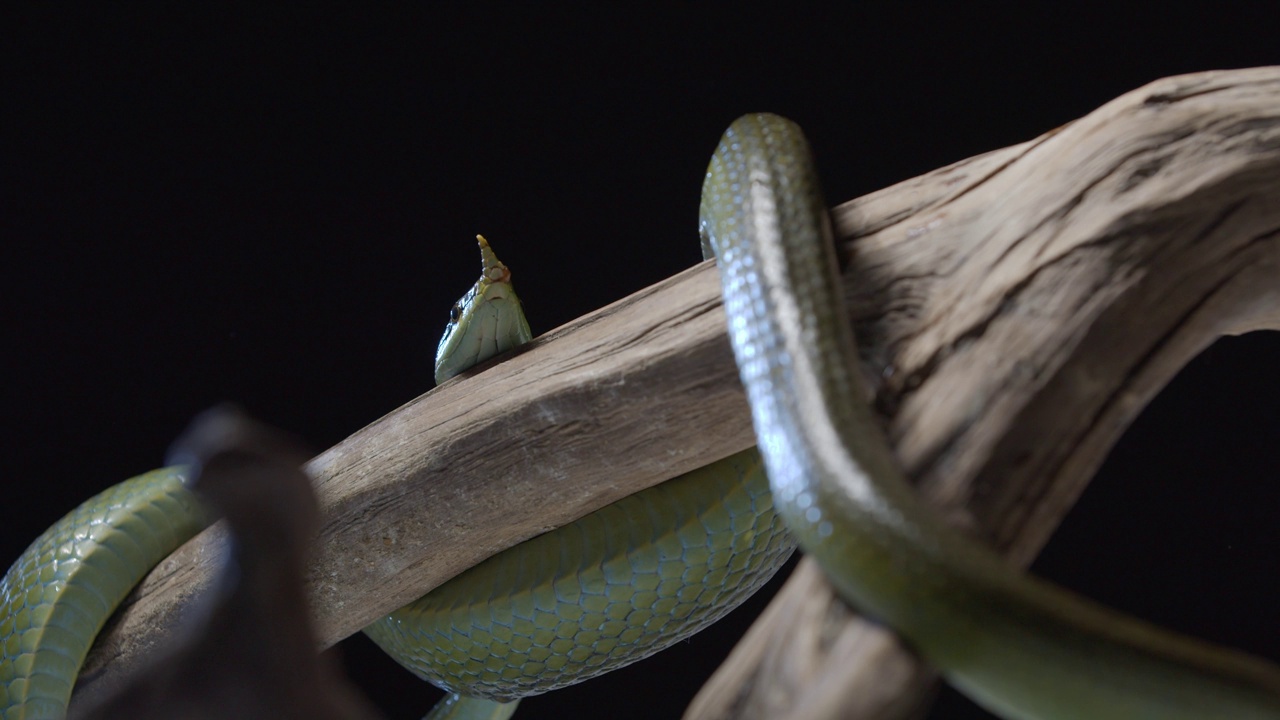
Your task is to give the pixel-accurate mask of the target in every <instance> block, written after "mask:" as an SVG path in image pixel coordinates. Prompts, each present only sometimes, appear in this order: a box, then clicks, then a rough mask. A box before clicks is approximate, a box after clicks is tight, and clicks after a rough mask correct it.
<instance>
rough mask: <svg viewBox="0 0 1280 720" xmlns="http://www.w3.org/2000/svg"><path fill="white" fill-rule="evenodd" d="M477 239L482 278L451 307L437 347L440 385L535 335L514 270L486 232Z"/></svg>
mask: <svg viewBox="0 0 1280 720" xmlns="http://www.w3.org/2000/svg"><path fill="white" fill-rule="evenodd" d="M476 240H477V241H479V243H480V258H481V269H480V279H479V280H477V281H476V283H475V285H472V286H471V289H470V290H468V291H467V294H466V295H463V296H462V298H461V299H460V300H458V302H456V303H454V304H453V307H452V308H450V310H449V324H448V326H446V327H445V329H444V337H442V338H440V345H439V347H437V348H436V384H437V385H438V384H440V383H442V382H444V381H445V380H448V379H449V378H451V377H453V376H454V375H457V374H458V373H460V372H462V371H463V370H466V369H468V368H470V367H472V366H473V365H476V364H478V363H482V362H484V361H485V360H488V359H489V358H491V357H493V356H495V355H499V354H501V353H504V352H506V351H508V350H510V349H512V348H515V347H519V346H520V345H523V344H525V343H527V342H529V340H530V339H531V338H532V337H533V333H532V332H530V331H529V322H528V321H527V320H526V319H525V317H524V308H522V307H521V306H520V299H519V298H518V297H516V292H515V290H514V289H513V288H512V286H511V271H510V270H509V269H508V268H507V266H506V265H503V264H502V261H501V260H499V259H498V256H497V255H495V254H494V252H493V249H492V248H490V247H489V241H487V240H485V239H484V236H483V235H477V236H476Z"/></svg>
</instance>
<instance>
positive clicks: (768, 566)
mask: <svg viewBox="0 0 1280 720" xmlns="http://www.w3.org/2000/svg"><path fill="white" fill-rule="evenodd" d="M794 548H795V542H794V540H792V539H791V537H790V536H789V535H788V534H787V533H786V531H785V529H784V527H783V525H782V522H781V520H780V519H779V518H778V517H777V516H776V515H775V513H774V508H773V501H772V498H771V496H770V494H769V482H768V480H767V478H766V477H765V475H764V470H763V466H762V464H761V462H760V456H759V454H758V453H757V452H756V451H755V449H751V450H746V451H743V452H740V453H738V454H736V455H731V456H729V457H727V458H725V459H724V460H721V461H719V462H717V463H712V464H711V465H708V466H705V467H702V468H699V469H697V470H694V471H692V472H689V473H686V474H685V475H681V476H680V477H677V478H674V479H672V480H668V481H667V482H665V483H662V484H661V485H657V486H655V487H652V488H649V489H648V490H645V491H643V492H640V493H636V494H635V495H631V496H628V497H625V498H623V499H621V500H619V501H617V502H615V503H613V504H611V505H608V506H606V507H604V508H602V509H600V510H597V511H595V512H593V513H591V514H589V515H586V516H584V517H582V518H581V519H579V520H577V521H575V522H573V523H570V524H568V525H565V526H563V527H561V528H557V529H556V530H553V531H551V532H547V533H544V534H542V535H539V536H537V537H535V538H532V539H530V540H527V541H525V542H524V543H521V544H519V545H516V546H514V547H512V548H510V549H508V550H506V551H504V552H501V553H499V554H497V555H495V556H493V557H491V558H489V559H488V560H486V561H484V562H482V563H480V564H479V565H476V566H475V567H473V568H470V569H469V570H467V571H465V572H463V573H462V574H460V575H458V576H457V577H455V578H453V579H452V580H449V581H448V582H446V583H445V584H443V585H441V586H439V587H437V588H436V589H435V590H432V591H431V592H430V593H428V594H427V595H426V596H424V597H422V598H420V599H419V600H417V601H416V602H414V603H412V604H410V605H407V606H405V607H403V608H401V609H399V610H397V611H395V612H393V613H391V614H390V615H388V616H386V617H384V618H382V619H381V620H378V621H377V622H375V623H373V624H371V625H370V626H368V627H367V628H365V632H366V633H367V634H368V635H369V637H371V638H372V639H373V640H374V642H376V643H377V644H378V645H379V646H381V647H382V649H383V650H385V651H386V652H387V653H389V654H390V655H391V656H392V657H393V658H395V659H396V660H397V661H398V662H399V663H400V664H401V665H403V666H405V667H406V668H408V669H409V670H410V671H412V672H413V673H414V674H416V675H418V676H419V677H421V678H423V679H425V680H428V681H430V682H432V683H434V684H436V685H438V686H440V687H443V688H445V689H448V690H452V691H454V692H458V693H461V694H462V695H465V696H468V697H476V698H485V699H489V700H495V701H500V702H508V701H511V700H515V699H518V698H521V697H525V696H529V695H536V694H539V693H544V692H547V691H549V690H554V689H556V688H559V687H563V686H565V685H569V684H572V683H576V682H579V681H582V680H585V679H588V678H590V677H594V676H595V675H599V674H601V673H604V672H608V671H610V670H613V669H615V668H618V667H621V666H624V665H627V664H630V663H632V662H635V661H636V660H640V659H642V658H645V657H648V656H649V655H651V654H653V653H655V652H658V651H659V650H662V649H663V648H665V647H668V646H670V645H671V644H673V643H676V642H678V641H680V640H683V639H685V638H687V637H689V636H690V635H692V634H694V633H696V632H697V631H698V630H701V629H702V628H704V627H706V626H707V625H710V624H711V623H713V622H715V621H716V620H718V619H719V618H721V617H722V616H724V615H725V614H726V613H727V612H729V611H730V610H732V609H733V608H735V607H737V606H738V605H739V604H740V603H741V602H742V601H743V600H745V599H746V598H748V597H750V596H751V594H752V593H754V592H755V591H756V590H757V589H759V587H760V586H761V585H763V584H764V583H765V582H766V581H768V579H769V578H770V577H772V576H773V574H774V572H775V571H777V569H778V568H779V567H780V566H781V565H782V564H783V563H784V562H785V561H786V559H787V558H788V557H790V555H791V552H792V550H794Z"/></svg>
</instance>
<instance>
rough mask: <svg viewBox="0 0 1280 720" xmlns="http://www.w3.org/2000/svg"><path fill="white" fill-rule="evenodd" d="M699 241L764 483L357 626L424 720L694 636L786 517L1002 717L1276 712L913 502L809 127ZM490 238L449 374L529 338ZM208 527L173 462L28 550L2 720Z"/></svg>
mask: <svg viewBox="0 0 1280 720" xmlns="http://www.w3.org/2000/svg"><path fill="white" fill-rule="evenodd" d="M701 229H702V234H703V240H704V247H713V248H714V249H715V250H716V251H717V256H718V258H719V263H720V265H721V277H722V281H723V293H724V299H725V309H726V314H727V316H728V322H729V334H730V338H731V341H732V343H733V346H734V352H735V356H736V357H737V359H738V364H739V368H740V372H741V375H742V379H743V383H744V385H745V386H746V388H747V392H748V396H749V398H750V400H751V406H752V417H753V422H754V424H755V427H756V432H757V435H758V437H759V440H760V448H761V453H760V455H762V456H763V464H764V467H765V468H767V470H768V480H767V481H766V480H765V478H764V475H763V474H762V473H761V471H760V470H761V461H760V459H759V458H760V455H756V454H755V453H754V452H753V451H748V452H746V453H741V454H739V455H735V456H731V457H730V458H726V459H725V460H724V461H721V463H719V464H716V465H712V466H708V467H707V468H703V469H701V470H697V471H694V472H693V473H690V474H689V475H687V476H682V477H681V478H677V479H675V480H672V481H669V482H668V483H664V484H663V485H659V486H657V487H655V488H652V489H650V490H648V491H645V492H643V493H639V494H637V495H634V496H632V497H629V498H625V499H624V500H622V501H619V502H618V503H615V504H614V505H611V506H608V507H606V508H604V509H602V510H600V511H597V512H596V513H594V514H592V515H588V516H586V517H584V518H582V519H580V520H578V521H577V522H575V523H573V524H570V525H567V526H565V527H564V528H561V529H559V530H556V531H553V532H552V533H548V534H546V535H542V536H539V537H537V538H534V539H532V540H530V541H527V542H526V543H524V544H521V545H518V546H516V547H515V548H512V549H510V550H507V551H505V552H504V553H501V554H499V555H496V556H494V557H493V558H490V559H489V560H487V561H485V562H484V563H481V564H480V565H477V566H476V567H475V568H472V569H471V570H468V571H466V572H464V573H463V574H461V575H459V576H458V577H456V578H454V579H453V580H450V581H449V582H448V583H446V584H444V585H442V586H440V587H439V588H437V589H436V590H434V591H432V592H431V593H429V594H428V595H427V596H425V597H424V598H422V599H421V600H419V601H417V602H415V603H413V604H411V605H409V606H407V607H405V608H403V609H401V610H399V611H397V612H395V613H392V614H391V615H390V616H388V617H386V618H384V619H382V620H380V621H378V622H376V623H374V624H373V625H371V626H370V627H369V628H366V632H368V633H369V634H370V635H371V637H373V638H374V639H375V641H376V642H378V643H379V644H381V645H382V646H383V647H384V648H385V649H387V650H388V651H389V652H391V654H392V655H393V656H394V657H396V659H397V660H398V661H399V662H401V663H402V664H404V665H406V666H407V667H409V668H410V669H411V670H413V671H414V672H416V673H418V674H419V675H420V676H422V677H425V678H427V679H429V680H432V681H433V682H436V683H437V684H439V685H441V686H443V687H445V688H446V689H448V690H450V691H451V692H452V694H450V695H449V696H448V697H446V699H445V700H444V701H443V702H442V703H441V704H440V705H439V706H437V708H435V709H434V710H433V711H432V713H431V715H429V716H428V717H430V718H436V719H437V720H441V719H444V718H451V719H453V720H476V719H478V718H490V719H496V718H503V717H509V716H510V714H511V712H512V711H513V710H514V708H515V701H518V699H519V698H520V697H523V696H526V695H529V694H533V693H538V692H545V691H546V690H550V689H552V688H555V687H559V686H561V685H564V684H568V683H570V682H576V681H578V680H582V679H585V678H587V677H590V676H592V675H595V674H598V673H600V672H604V671H605V670H607V669H610V668H612V667H616V666H618V665H621V664H625V663H626V662H629V661H632V660H634V659H638V658H639V657H643V656H645V655H648V654H650V653H652V652H655V651H656V650H657V649H660V647H661V646H665V644H669V643H670V642H673V641H674V640H675V639H679V638H680V637H685V636H687V635H688V634H690V633H692V632H694V631H696V630H697V629H698V628H700V627H702V626H703V625H705V624H706V623H708V622H711V621H712V620H714V619H715V617H718V616H719V615H720V614H723V612H725V611H727V608H729V607H731V606H732V605H733V604H734V603H736V602H738V601H739V600H740V599H741V598H742V597H745V595H746V594H749V592H751V591H752V590H754V588H755V587H756V586H758V585H759V584H760V583H762V582H763V581H764V579H767V577H768V576H769V575H771V574H772V572H773V570H774V569H775V568H776V567H777V565H778V564H779V563H780V562H781V561H782V560H783V559H785V557H786V556H787V555H788V554H789V553H790V550H791V540H789V539H788V536H787V535H786V534H785V533H783V532H782V530H781V526H782V524H783V523H785V525H786V526H787V527H788V528H789V529H790V530H791V531H792V533H794V536H795V537H796V538H797V539H798V540H799V543H800V545H801V546H802V547H803V548H804V549H805V550H806V551H807V552H809V553H811V554H813V555H814V556H815V557H816V558H817V559H818V560H819V562H820V563H821V564H822V565H823V567H824V568H825V569H826V570H827V572H828V574H829V575H830V576H831V578H832V580H833V582H834V584H835V585H836V587H837V589H838V590H839V592H840V594H841V595H842V596H843V597H844V598H845V599H847V600H848V601H850V602H851V603H852V604H854V605H855V606H857V607H858V608H860V609H861V610H863V611H864V612H866V613H868V614H869V615H871V616H872V617H874V618H876V619H878V620H880V621H882V622H884V623H886V624H887V625H889V626H890V627H892V628H893V629H894V630H896V631H897V632H899V633H900V634H901V635H902V636H903V637H904V638H905V639H906V641H907V642H908V643H909V644H911V645H912V646H913V647H915V648H916V649H917V650H919V651H920V652H921V653H922V654H923V655H924V656H925V657H926V658H928V659H929V660H930V661H931V662H932V663H934V664H935V665H936V666H937V667H938V668H939V669H940V670H941V671H942V672H943V674H944V675H945V676H946V677H947V678H948V679H949V680H950V681H951V682H952V683H953V684H955V685H956V686H957V687H959V688H960V689H962V690H963V691H964V692H966V693H967V694H969V695H970V696H971V697H972V698H974V699H975V700H976V701H977V702H979V703H980V704H982V705H984V706H986V707H987V708H989V709H991V710H992V711H993V712H995V713H997V714H999V715H1000V716H1001V717H1003V718H1008V719H1010V720H1067V719H1070V720H1112V719H1114V720H1120V719H1124V720H1143V719H1155V718H1160V719H1162V720H1191V719H1193V718H1195V719H1197V720H1206V719H1208V720H1213V719H1216V718H1221V719H1223V720H1226V719H1228V718H1230V719H1231V720H1259V719H1268V720H1276V719H1277V718H1280V670H1278V669H1277V668H1275V667H1274V666H1272V665H1270V664H1268V663H1266V662H1264V661H1262V660H1258V659H1256V658H1251V657H1248V656H1245V655H1242V654H1239V653H1235V652H1233V651H1229V650H1225V649H1221V648H1216V647H1213V646H1210V645H1208V644H1205V643H1202V642H1199V641H1195V640H1192V639H1188V638H1183V637H1179V636H1175V635H1172V634H1170V633H1166V632H1164V631H1161V630H1159V629H1156V628H1154V627H1152V626H1150V625H1147V624H1145V623H1142V622H1141V621H1138V620H1133V619H1130V618H1127V617H1124V616H1122V615H1120V614H1118V613H1114V612H1112V611H1109V610H1107V609H1105V608H1102V607H1100V606H1098V605H1096V604H1094V603H1092V602H1090V601H1088V600H1085V599H1082V598H1079V597H1077V596H1075V595H1072V594H1070V593H1068V592H1066V591H1063V590H1060V589H1057V588H1055V587H1053V586H1051V585H1049V584H1047V583H1044V582H1042V581H1039V580H1036V579H1034V578H1030V577H1028V576H1025V575H1023V574H1021V573H1020V572H1017V571H1015V570H1013V569H1011V568H1009V567H1008V566H1006V565H1005V564H1004V563H1003V562H1002V561H1001V560H1000V559H999V558H997V557H996V556H995V555H994V554H992V553H991V552H990V551H988V550H987V549H985V548H983V547H981V546H980V545H979V544H977V543H976V542H974V541H972V540H970V539H968V538H966V537H964V536H962V535H960V534H959V533H956V532H954V531H951V530H949V529H948V528H946V526H945V525H943V524H942V523H941V522H939V521H938V520H937V519H936V518H935V517H934V516H933V514H932V513H931V512H929V510H928V509H927V508H924V507H923V506H922V505H921V503H920V502H919V501H918V500H917V499H916V497H915V496H914V494H913V493H912V491H911V489H910V487H909V486H908V484H907V483H906V481H905V479H904V478H903V476H902V473H901V470H900V469H899V468H898V466H897V465H896V463H895V461H894V458H893V456H892V454H891V452H890V451H889V449H888V446H887V443H886V442H885V440H884V438H883V436H882V435H881V432H880V430H879V428H878V427H877V425H876V422H875V419H874V417H873V416H872V414H871V411H870V408H869V407H868V406H867V405H866V403H865V402H864V401H863V398H865V397H866V395H865V393H864V392H863V388H862V386H861V384H860V383H861V379H860V377H859V375H858V372H857V358H856V351H855V349H854V342H853V338H852V335H851V332H850V331H849V328H848V325H847V323H846V322H845V319H844V318H845V317H846V316H845V314H844V311H843V310H842V302H841V294H840V292H839V279H838V276H837V272H836V269H835V261H834V252H833V249H832V245H831V237H830V235H831V232H830V225H829V220H828V218H827V216H826V210H825V205H824V203H823V200H822V197H821V194H820V192H819V187H818V182H817V179H816V175H815V173H814V170H813V167H812V161H811V159H810V153H809V149H808V145H807V143H806V141H805V140H804V137H803V134H802V133H801V132H800V130H799V128H798V127H797V126H796V125H794V124H793V123H791V122H790V121H788V120H785V119H783V118H780V117H778V116H774V115H765V114H759V115H748V116H744V117H743V118H740V119H739V120H738V121H736V122H735V123H734V124H733V125H732V126H731V127H730V128H729V130H728V131H727V132H726V133H725V136H724V138H723V139H722V141H721V143H720V146H719V147H718V149H717V150H716V152H715V155H714V156H713V158H712V161H711V165H710V167H709V169H708V172H707V179H706V183H705V184H704V187H703V200H702V211H701ZM481 247H482V253H483V254H484V272H483V274H482V277H481V280H480V281H479V282H478V283H477V284H476V286H475V287H474V288H473V289H472V291H471V292H470V293H468V295H467V296H466V297H464V299H463V300H462V301H461V302H460V303H459V305H457V306H455V310H454V312H453V313H452V318H451V325H450V329H449V331H447V332H446V335H445V338H444V339H443V340H442V341H441V349H440V352H441V353H444V354H445V356H446V358H458V359H456V360H454V359H446V361H445V362H444V363H441V362H440V359H439V354H438V358H437V378H438V379H443V378H445V377H448V376H449V375H452V374H454V373H456V372H459V371H461V370H462V369H465V368H466V367H469V366H470V365H472V364H474V363H476V362H480V361H481V360H483V359H485V358H486V357H488V356H489V355H491V354H495V353H497V352H501V351H502V350H504V349H506V347H507V346H508V345H513V344H518V343H519V342H523V341H525V340H527V339H528V335H529V332H528V326H527V324H526V323H525V322H524V319H523V315H522V314H520V313H519V303H518V301H517V300H516V299H515V294H514V292H512V291H511V289H510V283H509V280H510V276H509V273H508V272H507V271H506V268H505V266H502V265H501V263H499V262H498V261H497V259H496V257H493V256H492V252H491V251H490V250H488V248H487V244H486V243H484V241H483V240H481ZM488 300H493V302H488ZM513 310H514V311H515V312H516V313H518V314H517V315H512V314H511V312H512V311H513ZM468 316H469V317H470V318H471V319H472V320H478V322H475V323H473V324H471V325H468V324H467V323H468V320H467V318H468ZM468 327H469V328H472V329H473V330H474V333H473V332H472V331H471V330H467V329H466V328H468ZM450 348H452V349H450ZM446 350H448V352H445V351H446ZM459 350H461V351H462V354H457V355H455V354H454V353H457V352H459ZM775 509H776V514H775ZM139 517H142V518H148V519H147V520H141V521H139V520H136V518H139ZM161 517H163V519H161ZM200 522H201V517H200V512H199V510H198V508H197V507H195V506H194V505H193V504H192V503H190V502H189V498H188V497H187V495H186V490H185V489H184V488H183V484H182V475H181V471H180V470H179V469H167V470H160V471H155V472H153V473H149V474H148V475H144V476H141V477H139V478H135V479H134V480H130V481H126V482H125V483H123V484H121V485H119V486H116V487H115V488H112V489H110V490H108V491H106V492H104V493H103V494H102V495H99V496H98V497H96V498H94V499H92V500H90V501H88V502H87V503H86V504H85V505H83V506H81V508H78V509H77V510H75V511H73V512H72V514H71V515H68V516H67V518H64V519H63V520H62V521H60V522H59V523H58V524H57V525H55V526H54V527H53V528H51V529H50V530H49V531H48V532H47V533H46V534H45V535H44V536H42V537H41V538H40V539H38V540H37V541H36V543H35V544H33V545H32V547H31V549H30V550H28V551H27V553H26V554H24V555H23V556H22V558H20V559H19V560H18V562H17V563H15V565H14V566H13V568H12V569H11V570H10V571H9V574H7V575H6V576H5V579H4V581H3V588H2V590H3V593H2V595H0V601H2V602H3V612H4V613H5V619H4V620H3V621H2V623H0V649H2V650H3V657H2V658H0V708H3V717H4V718H5V719H6V720H8V719H10V718H57V717H60V716H61V714H62V712H63V711H64V708H65V704H66V699H67V695H68V694H69V692H70V688H71V685H72V683H73V682H74V675H75V672H76V669H77V668H78V666H79V662H80V661H81V660H82V659H83V656H84V652H85V651H87V648H88V643H89V642H90V641H91V637H92V635H93V634H94V633H95V632H96V631H97V629H98V628H99V627H100V626H101V623H102V622H103V621H105V618H106V616H107V614H108V613H109V612H110V611H111V608H112V607H113V603H114V602H117V601H118V600H114V601H113V600H112V596H114V594H115V593H116V591H117V590H119V595H120V597H122V596H123V594H124V592H127V590H128V588H129V587H131V586H132V584H133V583H135V582H136V581H137V579H138V578H140V577H141V575H142V574H143V573H145V572H146V568H147V567H148V566H149V565H147V563H154V562H156V561H158V560H159V559H160V558H162V557H163V556H164V554H165V553H167V550H166V549H165V543H174V544H176V543H177V542H181V539H182V538H183V537H185V536H186V535H189V534H191V533H193V532H195V531H196V529H197V528H198V527H199V526H200ZM135 533H141V534H137V535H135Z"/></svg>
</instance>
